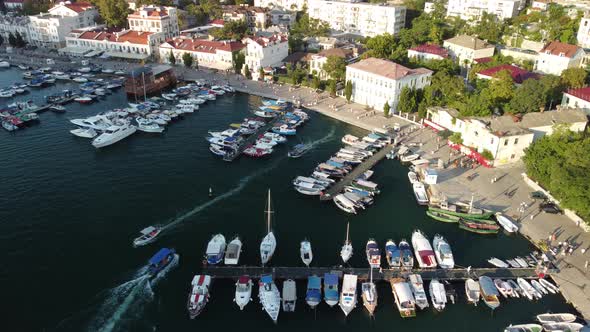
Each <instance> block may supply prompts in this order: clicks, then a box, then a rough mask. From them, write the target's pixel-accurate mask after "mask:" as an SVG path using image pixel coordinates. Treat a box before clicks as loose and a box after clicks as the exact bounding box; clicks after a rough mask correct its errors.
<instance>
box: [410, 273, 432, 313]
mask: <svg viewBox="0 0 590 332" xmlns="http://www.w3.org/2000/svg"><path fill="white" fill-rule="evenodd" d="M408 278H409V281H410V288H411V289H412V294H413V295H414V299H415V301H416V305H417V306H418V308H420V309H422V310H424V309H425V308H428V298H427V297H426V292H425V291H424V282H423V281H422V276H421V275H419V274H410V276H409V277H408Z"/></svg>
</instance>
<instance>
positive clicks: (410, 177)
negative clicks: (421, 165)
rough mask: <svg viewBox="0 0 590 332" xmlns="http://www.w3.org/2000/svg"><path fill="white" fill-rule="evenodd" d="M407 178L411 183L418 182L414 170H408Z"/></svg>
mask: <svg viewBox="0 0 590 332" xmlns="http://www.w3.org/2000/svg"><path fill="white" fill-rule="evenodd" d="M408 179H409V180H410V183H411V184H414V183H416V182H418V176H417V175H416V173H414V172H408Z"/></svg>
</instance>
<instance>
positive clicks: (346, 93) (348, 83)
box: [344, 81, 352, 103]
mask: <svg viewBox="0 0 590 332" xmlns="http://www.w3.org/2000/svg"><path fill="white" fill-rule="evenodd" d="M344 96H345V97H346V102H348V103H350V98H352V82H351V81H346V85H345V86H344Z"/></svg>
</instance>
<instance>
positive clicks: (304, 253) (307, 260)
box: [299, 240, 313, 266]
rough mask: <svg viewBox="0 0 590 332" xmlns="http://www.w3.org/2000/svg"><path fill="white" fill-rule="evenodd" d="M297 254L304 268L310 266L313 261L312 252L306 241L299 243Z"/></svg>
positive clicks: (309, 244)
mask: <svg viewBox="0 0 590 332" xmlns="http://www.w3.org/2000/svg"><path fill="white" fill-rule="evenodd" d="M299 252H300V254H301V261H302V262H303V264H305V265H306V266H309V264H311V261H312V260H313V251H312V250H311V243H310V242H309V241H307V240H304V241H301V247H300V248H299Z"/></svg>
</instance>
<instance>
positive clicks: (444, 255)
mask: <svg viewBox="0 0 590 332" xmlns="http://www.w3.org/2000/svg"><path fill="white" fill-rule="evenodd" d="M432 246H433V247H434V255H435V256H436V261H437V262H438V266H440V267H441V268H443V269H452V268H454V267H455V259H454V258H453V252H452V251H451V246H450V245H449V243H448V242H447V240H445V238H444V237H442V235H440V234H436V235H435V236H434V239H433V240H432Z"/></svg>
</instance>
